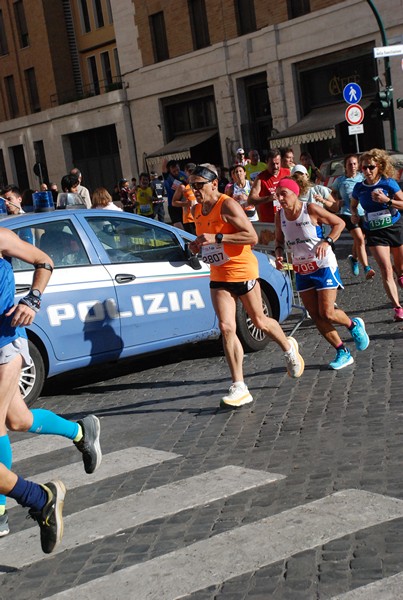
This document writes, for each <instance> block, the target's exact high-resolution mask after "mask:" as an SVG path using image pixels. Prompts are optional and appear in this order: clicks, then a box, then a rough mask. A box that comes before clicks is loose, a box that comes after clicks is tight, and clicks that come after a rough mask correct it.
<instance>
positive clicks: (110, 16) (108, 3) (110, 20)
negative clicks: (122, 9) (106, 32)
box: [106, 0, 113, 23]
mask: <svg viewBox="0 0 403 600" xmlns="http://www.w3.org/2000/svg"><path fill="white" fill-rule="evenodd" d="M106 12H107V13H108V23H113V14H112V7H111V0H106Z"/></svg>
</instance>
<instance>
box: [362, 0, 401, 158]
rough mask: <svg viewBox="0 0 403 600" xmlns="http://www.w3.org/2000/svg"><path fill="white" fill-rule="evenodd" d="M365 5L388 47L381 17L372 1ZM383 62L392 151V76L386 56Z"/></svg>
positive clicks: (394, 142) (394, 148)
mask: <svg viewBox="0 0 403 600" xmlns="http://www.w3.org/2000/svg"><path fill="white" fill-rule="evenodd" d="M367 3H368V4H369V6H370V7H371V10H372V12H373V13H374V15H375V19H376V21H377V23H378V27H379V31H380V32H381V37H382V44H383V45H384V46H388V39H387V37H386V31H385V27H384V25H383V21H382V19H381V16H380V14H379V12H378V10H377V8H376V7H375V5H374V3H373V2H372V0H367ZM383 60H384V61H385V83H386V91H387V96H388V100H389V102H390V110H389V123H390V137H391V142H392V150H398V147H397V132H396V120H395V110H394V106H393V86H392V76H391V73H390V61H389V57H388V56H385V57H384V59H383Z"/></svg>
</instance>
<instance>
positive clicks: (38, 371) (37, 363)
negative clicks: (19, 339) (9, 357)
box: [19, 340, 45, 406]
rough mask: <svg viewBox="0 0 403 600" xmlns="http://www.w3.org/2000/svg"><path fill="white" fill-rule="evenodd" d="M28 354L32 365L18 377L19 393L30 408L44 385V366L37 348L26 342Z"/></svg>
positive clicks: (29, 341) (24, 368)
mask: <svg viewBox="0 0 403 600" xmlns="http://www.w3.org/2000/svg"><path fill="white" fill-rule="evenodd" d="M28 347H29V354H30V356H31V359H32V364H31V365H30V366H29V367H23V369H22V370H21V375H20V384H19V385H20V392H21V394H22V396H23V398H24V400H25V402H26V404H27V405H28V406H31V405H32V404H33V403H34V402H35V400H36V399H37V398H38V396H39V394H40V393H41V391H42V388H43V384H44V383H45V365H44V362H43V358H42V355H41V353H40V352H39V350H38V348H37V347H36V346H35V344H33V342H31V340H28Z"/></svg>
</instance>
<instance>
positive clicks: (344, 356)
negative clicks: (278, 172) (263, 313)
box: [275, 178, 369, 371]
mask: <svg viewBox="0 0 403 600" xmlns="http://www.w3.org/2000/svg"><path fill="white" fill-rule="evenodd" d="M299 194H300V189H299V186H298V184H297V182H296V181H294V180H293V179H288V178H286V179H282V180H281V181H280V182H279V184H278V187H277V189H276V195H277V198H278V200H279V202H280V206H281V209H280V211H279V212H278V213H277V214H276V221H275V223H276V249H275V254H276V267H277V269H279V270H281V269H282V268H283V260H284V248H285V246H284V244H285V245H286V247H287V250H288V252H290V253H291V254H292V266H293V270H294V272H295V282H296V287H297V291H298V292H299V295H300V297H301V300H302V302H303V304H304V306H305V308H306V309H307V311H308V312H309V315H310V316H311V318H312V320H313V321H314V323H315V325H316V327H317V328H318V330H319V332H320V333H321V334H322V335H323V337H324V338H325V339H326V340H327V341H328V342H329V344H331V345H332V346H333V347H334V348H335V350H336V357H335V359H334V360H333V361H332V362H331V363H330V364H329V367H330V368H331V369H335V370H336V371H338V370H339V369H343V368H344V367H347V366H348V365H351V364H352V363H353V362H354V359H353V357H352V356H351V354H350V351H349V350H348V348H346V346H345V345H344V343H343V342H342V340H341V338H340V336H339V334H338V333H337V331H336V329H335V327H334V324H336V325H344V326H345V327H347V329H348V330H349V332H350V334H351V336H352V338H353V340H354V342H355V345H356V348H357V350H365V349H366V348H368V345H369V338H368V335H367V333H366V331H365V325H364V321H363V320H362V319H360V318H359V317H358V318H354V319H350V317H348V316H347V315H346V313H345V312H344V311H343V310H341V309H340V308H338V307H337V306H336V304H335V302H336V295H337V290H338V289H339V288H341V289H343V284H342V282H341V279H340V274H339V269H338V265H337V260H336V256H335V254H334V252H333V242H334V241H335V240H337V239H338V238H339V236H340V234H341V232H342V231H343V229H344V221H342V220H341V219H340V218H339V217H338V216H336V215H335V214H333V213H331V212H329V211H328V210H325V209H324V208H322V207H321V206H319V205H317V204H313V203H311V204H307V203H306V202H302V201H301V200H300V199H299V197H298V196H299ZM322 225H330V227H331V231H330V235H329V236H328V237H323V233H322Z"/></svg>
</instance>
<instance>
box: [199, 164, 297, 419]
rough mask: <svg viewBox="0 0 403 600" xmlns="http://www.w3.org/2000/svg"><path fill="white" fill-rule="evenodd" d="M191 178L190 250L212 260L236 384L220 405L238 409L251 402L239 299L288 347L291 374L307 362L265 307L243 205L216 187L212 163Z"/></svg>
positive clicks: (215, 292) (213, 280)
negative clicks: (238, 319)
mask: <svg viewBox="0 0 403 600" xmlns="http://www.w3.org/2000/svg"><path fill="white" fill-rule="evenodd" d="M189 183H190V186H191V188H192V189H193V191H194V194H195V197H196V200H197V204H196V205H195V206H194V207H193V208H192V211H193V215H194V219H195V224H196V233H197V238H196V240H195V241H194V242H191V244H190V249H191V251H192V252H194V253H195V254H197V253H199V252H201V255H202V259H203V261H204V262H205V263H207V264H209V265H211V269H210V279H211V281H210V292H211V299H212V303H213V306H214V310H215V312H216V315H217V318H218V321H219V327H220V331H221V334H222V340H223V345H224V351H225V356H226V358H227V362H228V365H229V368H230V371H231V376H232V385H231V387H230V389H229V393H228V394H227V395H225V396H224V397H223V398H222V400H221V405H222V406H228V407H234V408H237V407H239V406H242V405H243V404H248V403H249V402H252V401H253V398H252V396H251V394H250V393H249V390H248V388H247V386H246V385H245V383H244V379H243V367H242V363H243V348H242V345H241V342H240V341H239V339H238V337H237V335H236V304H237V300H238V298H239V299H240V301H241V302H242V304H243V306H244V308H245V310H246V312H247V313H248V315H249V317H250V318H251V320H252V321H253V323H254V325H255V326H256V327H258V328H259V329H261V330H262V331H264V332H265V333H266V334H267V335H268V336H269V337H270V338H271V339H272V340H274V341H275V342H277V344H278V345H279V346H280V348H281V349H282V351H283V352H284V356H285V361H286V366H287V371H288V374H289V375H290V377H300V376H301V375H302V373H303V371H304V361H303V358H302V356H301V355H300V354H299V352H298V344H297V341H296V340H295V339H294V338H292V337H288V338H287V337H286V336H285V334H284V332H283V330H282V329H281V327H280V325H279V324H278V323H277V321H275V320H274V319H271V318H269V317H267V316H266V315H265V314H264V312H263V306H262V295H261V291H260V284H259V281H258V277H259V271H258V262H257V258H256V256H255V255H254V254H253V252H252V248H251V246H253V245H255V244H256V243H257V234H256V231H255V230H254V228H253V225H252V224H251V222H250V221H249V219H248V217H247V216H246V214H245V211H244V210H243V208H242V207H241V206H240V205H239V204H238V202H237V201H236V200H234V199H233V198H230V197H229V196H226V195H225V194H221V192H219V191H218V175H217V171H216V169H215V167H214V165H211V164H204V165H199V166H198V167H196V169H195V170H194V171H193V174H192V175H191V176H190V179H189Z"/></svg>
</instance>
